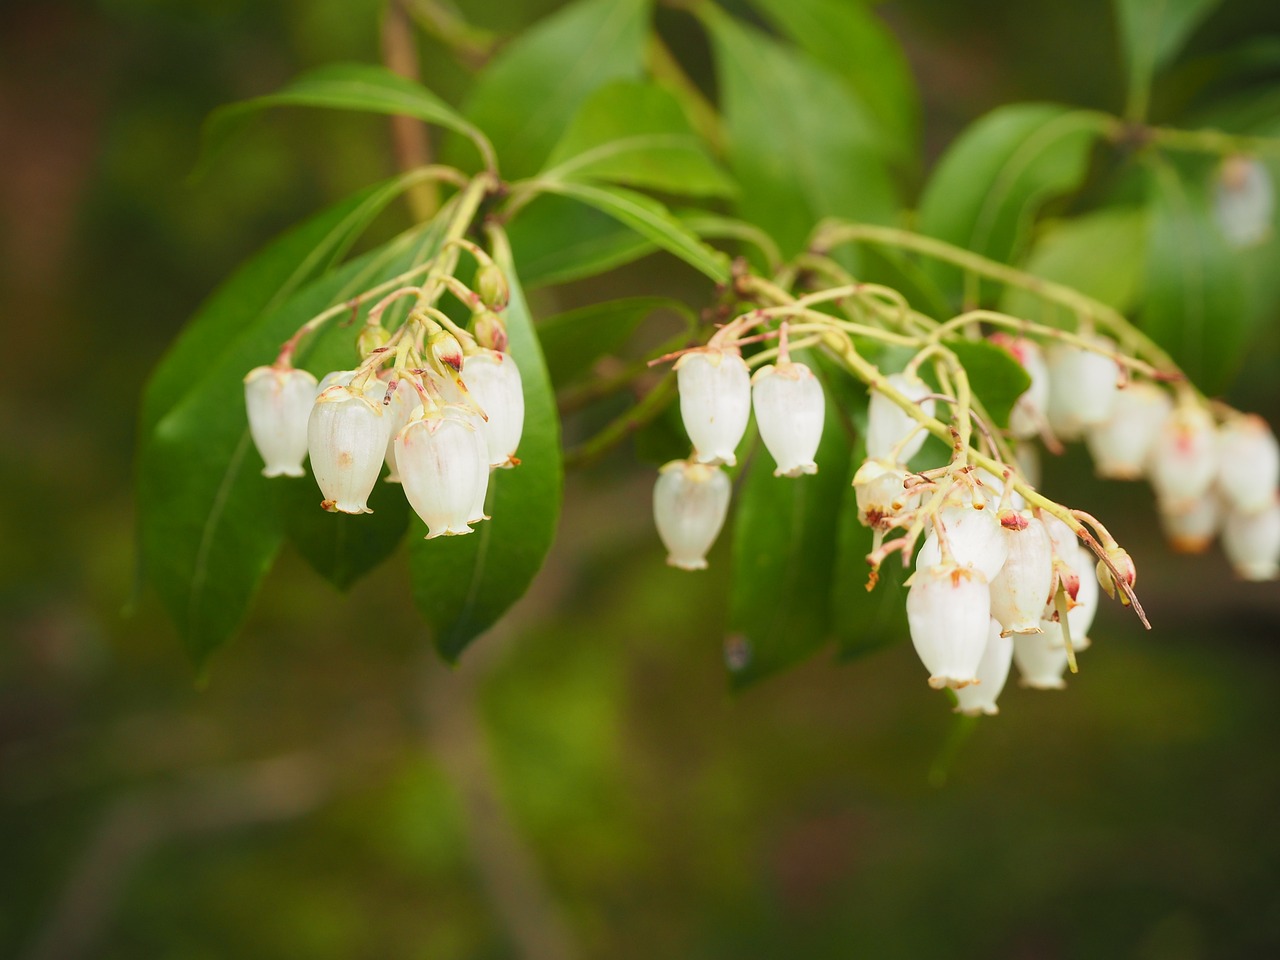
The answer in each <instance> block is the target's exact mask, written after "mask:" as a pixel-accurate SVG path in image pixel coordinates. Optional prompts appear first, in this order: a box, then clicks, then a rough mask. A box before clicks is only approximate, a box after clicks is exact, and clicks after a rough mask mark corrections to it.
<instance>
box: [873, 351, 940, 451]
mask: <svg viewBox="0 0 1280 960" xmlns="http://www.w3.org/2000/svg"><path fill="white" fill-rule="evenodd" d="M886 379H887V380H888V382H889V386H891V387H893V388H894V389H895V390H897V391H898V392H899V393H901V394H903V395H904V396H905V397H906V398H907V399H908V400H913V401H915V402H917V403H919V404H920V408H921V409H922V410H923V411H924V412H925V413H926V414H928V415H929V416H933V412H934V408H935V406H936V404H935V402H934V401H933V400H932V399H929V400H924V399H922V398H924V397H927V396H929V394H930V393H932V392H933V390H932V389H931V388H930V386H929V385H928V384H927V383H925V382H924V381H923V380H921V379H920V378H919V377H917V376H916V375H915V374H907V373H893V374H890V375H889V376H888V377H887V378H886ZM917 426H919V424H917V423H916V421H915V420H914V419H912V418H911V417H909V416H908V415H907V414H906V412H905V411H904V410H902V409H901V408H900V407H899V406H898V405H897V404H895V403H894V402H893V401H892V400H890V399H889V398H888V397H886V396H885V395H884V394H882V393H881V392H880V391H879V390H872V391H871V402H870V405H869V406H868V407H867V456H868V457H871V458H872V459H873V460H883V459H893V458H895V457H896V458H897V461H898V462H899V463H906V462H907V461H908V460H910V459H911V458H912V457H914V456H915V455H916V454H917V453H919V452H920V448H921V447H922V446H924V441H925V432H924V430H923V429H920V430H916V427H917ZM913 430H915V431H916V432H915V433H914V434H913V435H912V436H911V439H910V440H906V437H907V435H908V434H911V433H912V431H913ZM904 440H906V442H905V443H903V441H904ZM900 444H901V446H900Z"/></svg>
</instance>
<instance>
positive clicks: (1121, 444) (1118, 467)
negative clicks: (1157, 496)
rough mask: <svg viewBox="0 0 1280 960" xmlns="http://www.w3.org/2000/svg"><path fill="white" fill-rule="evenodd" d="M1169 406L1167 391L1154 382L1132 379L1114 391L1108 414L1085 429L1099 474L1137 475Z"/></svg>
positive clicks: (1120, 477)
mask: <svg viewBox="0 0 1280 960" xmlns="http://www.w3.org/2000/svg"><path fill="white" fill-rule="evenodd" d="M1172 410H1173V401H1172V400H1171V399H1170V398H1169V393H1168V391H1166V390H1161V389H1160V388H1159V387H1157V386H1156V385H1155V384H1154V383H1147V382H1145V381H1140V382H1137V383H1131V384H1129V385H1128V386H1127V387H1125V388H1124V389H1123V390H1121V391H1120V392H1119V393H1117V394H1116V402H1115V406H1114V407H1112V409H1111V416H1110V417H1109V418H1108V419H1106V420H1105V421H1103V422H1102V423H1098V424H1094V425H1093V426H1092V427H1089V429H1088V430H1087V431H1086V432H1085V442H1086V443H1087V444H1088V447H1089V453H1090V455H1091V456H1092V457H1093V466H1094V469H1095V470H1096V471H1097V473H1098V476H1100V477H1107V478H1110V479H1112V480H1137V479H1139V478H1140V477H1141V476H1142V472H1143V469H1144V467H1145V466H1146V462H1147V456H1148V454H1149V453H1150V452H1151V448H1152V446H1153V445H1154V444H1155V441H1156V437H1157V436H1158V435H1159V433H1160V427H1161V426H1162V425H1163V424H1164V421H1165V418H1166V417H1168V416H1169V414H1170V412H1171V411H1172Z"/></svg>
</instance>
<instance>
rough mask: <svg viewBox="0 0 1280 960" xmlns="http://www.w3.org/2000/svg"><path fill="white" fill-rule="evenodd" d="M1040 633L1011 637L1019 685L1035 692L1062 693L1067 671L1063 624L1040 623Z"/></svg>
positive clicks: (1048, 621)
mask: <svg viewBox="0 0 1280 960" xmlns="http://www.w3.org/2000/svg"><path fill="white" fill-rule="evenodd" d="M1040 629H1041V631H1042V632H1041V633H1019V634H1015V635H1014V638H1013V662H1014V663H1016V664H1017V665H1018V673H1019V674H1020V675H1021V677H1022V685H1023V686H1024V687H1031V688H1032V689H1034V690H1061V689H1062V688H1063V687H1065V686H1066V683H1064V682H1063V679H1062V675H1063V674H1064V673H1066V671H1067V645H1066V642H1065V641H1064V640H1063V637H1062V625H1061V624H1059V623H1054V622H1053V621H1052V620H1041V621H1040Z"/></svg>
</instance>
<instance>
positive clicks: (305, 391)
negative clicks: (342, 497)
mask: <svg viewBox="0 0 1280 960" xmlns="http://www.w3.org/2000/svg"><path fill="white" fill-rule="evenodd" d="M315 389H316V378H315V377H313V376H312V375H311V374H309V373H307V371H305V370H295V369H293V368H288V369H284V370H281V369H279V368H277V367H255V368H254V369H252V370H250V371H249V374H248V376H246V377H245V378H244V405H245V410H246V411H247V412H248V414H249V434H250V436H252V437H253V445H254V446H255V447H257V448H258V453H259V454H260V455H261V457H262V462H263V464H265V466H263V468H262V475H263V476H264V477H301V476H303V475H304V474H305V472H306V471H304V470H303V469H302V461H303V460H305V459H306V456H307V418H309V417H310V416H311V405H312V404H313V403H314V402H315Z"/></svg>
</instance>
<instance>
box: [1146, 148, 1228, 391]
mask: <svg viewBox="0 0 1280 960" xmlns="http://www.w3.org/2000/svg"><path fill="white" fill-rule="evenodd" d="M1151 173H1152V176H1151V178H1150V181H1149V185H1148V186H1149V191H1150V192H1149V200H1148V202H1149V218H1148V221H1147V258H1146V278H1145V296H1144V298H1143V309H1142V326H1143V328H1144V329H1145V330H1146V331H1147V333H1149V334H1150V335H1151V336H1152V337H1153V338H1154V339H1155V340H1156V341H1157V342H1158V343H1159V344H1160V345H1161V346H1163V347H1164V348H1165V349H1166V350H1168V351H1169V353H1170V354H1172V356H1173V358H1174V360H1176V361H1177V362H1178V364H1179V365H1180V366H1181V367H1182V368H1183V369H1184V370H1185V371H1186V372H1187V375H1188V376H1190V377H1191V379H1192V380H1193V381H1195V383H1196V384H1197V385H1198V386H1199V387H1200V388H1201V389H1203V390H1205V391H1206V392H1208V393H1217V392H1219V391H1221V390H1222V389H1223V388H1224V387H1225V386H1226V384H1227V381H1228V379H1229V378H1230V376H1231V374H1232V373H1233V372H1234V371H1235V370H1236V368H1237V367H1238V366H1239V364H1240V362H1241V361H1242V360H1243V359H1244V350H1245V348H1246V346H1247V345H1248V335H1249V318H1248V315H1247V312H1246V303H1245V298H1244V291H1243V284H1242V282H1241V271H1240V265H1239V262H1238V259H1237V253H1236V252H1235V251H1233V250H1232V249H1231V248H1230V247H1229V246H1227V243H1226V241H1225V240H1224V239H1223V238H1222V235H1221V233H1220V232H1219V231H1218V228H1217V226H1216V224H1215V223H1214V222H1213V218H1212V215H1211V212H1210V209H1209V204H1208V200H1207V198H1206V196H1205V193H1204V190H1203V184H1194V185H1193V184H1189V183H1186V182H1184V181H1183V180H1182V179H1181V178H1180V177H1179V176H1178V173H1177V171H1176V170H1175V169H1174V168H1173V167H1172V166H1170V165H1168V164H1167V163H1163V162H1158V163H1156V164H1155V165H1154V168H1153V169H1152V171H1151Z"/></svg>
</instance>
